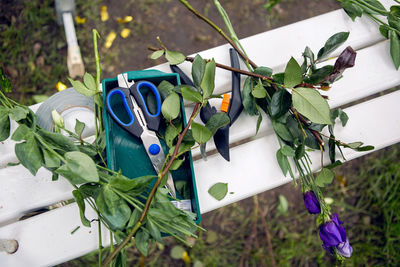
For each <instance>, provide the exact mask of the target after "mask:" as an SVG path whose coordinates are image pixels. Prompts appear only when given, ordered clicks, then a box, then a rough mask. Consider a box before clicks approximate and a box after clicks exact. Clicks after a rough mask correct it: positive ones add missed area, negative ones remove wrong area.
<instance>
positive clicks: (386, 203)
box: [0, 0, 400, 267]
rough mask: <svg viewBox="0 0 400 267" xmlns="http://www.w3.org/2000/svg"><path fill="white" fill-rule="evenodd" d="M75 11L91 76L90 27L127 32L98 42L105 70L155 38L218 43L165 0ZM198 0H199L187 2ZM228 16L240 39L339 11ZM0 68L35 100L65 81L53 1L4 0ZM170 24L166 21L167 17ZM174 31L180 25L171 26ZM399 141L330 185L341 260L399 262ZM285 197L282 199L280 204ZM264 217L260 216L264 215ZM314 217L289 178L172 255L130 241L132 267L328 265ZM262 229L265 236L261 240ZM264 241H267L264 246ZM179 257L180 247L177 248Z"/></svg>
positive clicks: (285, 7) (232, 5) (287, 1)
mask: <svg viewBox="0 0 400 267" xmlns="http://www.w3.org/2000/svg"><path fill="white" fill-rule="evenodd" d="M76 2H77V15H79V16H80V17H84V18H86V23H85V24H81V25H76V32H77V35H78V39H79V43H80V47H81V52H82V56H83V60H84V63H85V67H86V69H87V71H89V72H91V73H94V64H93V62H94V60H93V56H92V49H93V46H92V40H91V36H92V35H91V29H92V28H93V27H95V28H97V29H98V31H99V32H100V34H101V35H102V36H103V40H102V41H101V42H103V43H104V38H105V37H106V36H107V34H108V33H110V32H111V31H115V32H116V33H117V34H119V33H120V31H121V30H122V28H124V27H127V28H130V29H131V35H130V36H129V37H128V38H126V39H124V38H121V37H120V36H118V37H117V38H116V40H115V41H114V44H113V46H112V47H111V48H109V49H106V48H105V47H104V46H101V60H102V67H103V71H104V75H103V77H104V78H106V77H111V76H115V74H116V73H119V72H121V71H126V70H134V69H142V68H146V67H150V66H152V65H154V64H158V63H161V61H156V62H154V61H151V60H150V59H149V58H148V52H147V49H146V48H147V46H149V45H154V44H155V43H156V41H155V37H156V36H157V35H160V37H161V39H162V40H163V41H164V43H166V44H167V45H168V46H169V48H170V49H176V50H181V51H183V52H185V53H194V52H196V51H200V50H204V49H207V48H210V47H213V46H216V45H219V44H221V43H222V42H223V40H221V39H220V38H219V37H218V36H217V35H214V34H212V33H210V32H209V29H208V27H207V26H205V25H203V24H202V23H200V22H199V21H198V20H196V19H195V18H193V17H192V16H191V15H189V14H188V13H186V12H185V10H184V9H183V8H182V7H180V6H178V5H176V3H175V2H173V1H171V0H152V1H149V0H124V1H116V0H115V1H107V2H106V1H100V0H94V1H83V0H79V1H78V0H77V1H76ZM192 2H195V1H192ZM221 2H222V3H223V4H224V5H225V6H226V7H227V10H228V12H229V14H230V15H231V17H232V22H233V24H234V26H236V28H237V32H238V35H239V37H245V36H249V35H252V34H256V33H258V32H262V31H265V30H268V29H270V28H275V27H278V26H281V25H285V24H288V23H291V22H294V21H297V20H301V19H305V18H308V17H310V16H314V15H317V14H321V13H324V12H327V11H329V10H332V9H334V8H337V7H338V6H337V4H336V2H335V1H333V0H319V1H301V0H282V1H281V3H280V4H279V6H277V7H275V8H274V10H273V11H272V12H270V13H268V12H267V11H266V10H265V9H264V8H263V5H264V3H265V1H263V0H255V1H240V0H234V1H221ZM101 4H106V5H107V6H108V9H109V14H110V19H109V20H108V21H106V22H102V21H100V19H99V10H100V8H99V7H100V5H101ZM194 4H195V5H196V6H197V7H198V8H199V9H200V10H201V11H202V12H203V13H205V14H207V15H209V16H210V17H211V18H213V19H214V20H216V21H217V22H219V23H220V21H219V20H218V19H217V17H218V15H217V13H216V12H215V10H213V8H212V4H211V3H202V2H200V1H198V2H197V1H196V2H195V3H194ZM0 7H1V11H0V67H2V68H4V69H5V71H6V74H7V75H8V76H9V77H11V79H12V83H13V87H14V93H13V94H14V97H15V98H16V99H18V100H19V101H21V102H24V103H28V104H30V103H34V102H35V97H36V99H37V98H38V96H41V95H51V94H53V93H55V92H56V89H55V85H56V83H57V82H58V81H61V82H63V83H65V84H67V85H68V83H67V75H68V74H67V67H66V54H67V50H66V48H67V47H66V41H65V37H64V31H63V28H62V27H60V26H58V25H57V23H56V16H55V11H54V1H52V0H43V1H38V0H35V1H8V0H7V1H6V0H0ZM125 15H132V16H133V18H134V19H133V21H132V22H129V23H127V24H124V25H122V24H118V23H117V22H116V21H115V18H117V17H123V16H125ZM166 22H168V23H166ZM177 29H179V30H177ZM399 151H400V146H399V145H397V146H393V147H392V148H390V149H388V150H385V151H381V152H377V153H373V154H371V155H370V156H368V157H364V158H362V159H361V160H354V161H351V162H349V163H347V164H345V165H344V166H343V167H342V168H340V169H339V170H338V172H337V173H338V175H337V177H336V178H337V179H336V180H335V182H334V184H333V185H332V186H330V187H328V188H327V197H330V198H332V199H333V204H332V206H333V210H335V211H337V212H338V213H339V214H340V217H341V219H343V220H344V221H345V226H346V229H347V232H348V235H349V238H350V242H351V243H352V245H353V247H354V255H353V257H352V259H350V260H349V261H347V262H346V263H345V265H346V266H347V265H348V266H360V265H367V266H396V265H399V262H400V258H399V257H400V256H399V253H396V252H397V251H399V250H400V244H399V241H398V236H400V207H399V205H400V204H399V203H400V199H399V198H400V195H399V194H398V192H399V189H400V179H399V176H400V162H399V156H400V152H399ZM286 200H287V201H286ZM263 218H264V219H265V222H264V221H263ZM315 219H316V218H315V217H314V216H311V215H308V214H307V213H306V212H305V209H304V206H303V203H302V196H301V193H300V191H299V189H298V188H294V187H293V184H288V185H285V186H283V187H280V188H277V189H275V190H271V191H268V192H266V193H263V194H260V195H258V196H257V197H255V198H251V199H247V200H244V201H241V202H239V203H235V204H233V205H230V206H228V207H225V208H221V209H219V210H216V211H213V212H210V213H208V214H205V215H204V218H203V223H202V225H203V226H204V227H205V228H206V229H208V231H207V232H204V233H200V238H199V239H198V240H190V242H192V243H193V244H194V246H193V248H190V249H189V248H183V249H184V250H186V252H187V255H188V256H187V257H185V258H184V259H185V260H186V263H185V261H184V260H183V259H180V257H178V259H176V258H177V257H176V255H175V254H176V253H177V251H178V252H179V250H180V249H181V250H182V248H180V247H179V246H180V245H179V244H178V243H177V242H175V241H174V240H172V239H169V238H167V239H165V244H164V245H153V246H152V253H151V256H150V257H147V258H141V257H140V256H139V254H138V252H137V250H136V249H134V248H129V254H128V258H129V259H128V260H129V262H130V264H131V265H132V266H135V265H140V266H144V265H149V266H185V265H188V264H187V263H188V262H189V260H190V262H191V265H194V266H196V267H199V266H236V265H238V263H243V266H261V265H263V264H265V265H271V264H272V257H271V255H273V258H274V260H275V261H276V262H277V265H279V266H281V265H282V266H289V265H293V266H298V265H300V266H309V265H311V266H314V265H323V266H325V265H333V264H335V262H334V261H333V260H332V258H331V257H329V256H328V255H326V253H325V252H324V251H323V250H322V248H321V243H320V241H319V237H318V233H317V231H316V229H315ZM267 234H268V235H269V238H267ZM268 240H270V241H271V244H270V245H269V244H268ZM178 254H179V253H178ZM96 260H97V259H96V257H95V256H94V255H93V254H92V255H88V256H86V257H83V258H81V259H77V260H75V261H72V262H68V263H65V264H64V265H63V266H88V265H92V264H95V262H96Z"/></svg>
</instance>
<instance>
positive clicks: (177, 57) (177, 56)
mask: <svg viewBox="0 0 400 267" xmlns="http://www.w3.org/2000/svg"><path fill="white" fill-rule="evenodd" d="M165 58H166V59H167V60H168V62H169V64H171V65H178V64H181V63H182V62H184V61H185V59H186V57H185V55H184V54H182V53H181V52H176V51H171V50H165Z"/></svg>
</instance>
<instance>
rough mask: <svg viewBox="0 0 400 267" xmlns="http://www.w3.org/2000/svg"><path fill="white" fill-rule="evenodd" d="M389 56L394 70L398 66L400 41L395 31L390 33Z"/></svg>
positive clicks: (399, 62) (399, 61)
mask: <svg viewBox="0 0 400 267" xmlns="http://www.w3.org/2000/svg"><path fill="white" fill-rule="evenodd" d="M390 55H391V56H392V59H393V64H394V66H395V68H396V69H399V66H400V39H399V34H397V33H396V32H395V31H390Z"/></svg>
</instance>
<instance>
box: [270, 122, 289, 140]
mask: <svg viewBox="0 0 400 267" xmlns="http://www.w3.org/2000/svg"><path fill="white" fill-rule="evenodd" d="M272 126H273V127H274V131H275V133H276V134H277V135H278V136H279V137H280V138H282V139H283V140H285V141H287V142H293V136H292V135H291V134H290V132H289V130H288V128H287V127H286V125H285V124H283V123H280V122H277V121H272Z"/></svg>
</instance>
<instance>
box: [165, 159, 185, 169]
mask: <svg viewBox="0 0 400 267" xmlns="http://www.w3.org/2000/svg"><path fill="white" fill-rule="evenodd" d="M184 161H185V159H184V158H183V159H175V160H174V162H173V163H172V164H171V167H170V168H169V170H170V171H175V170H177V169H179V167H180V166H181V165H182V163H183V162H184Z"/></svg>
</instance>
